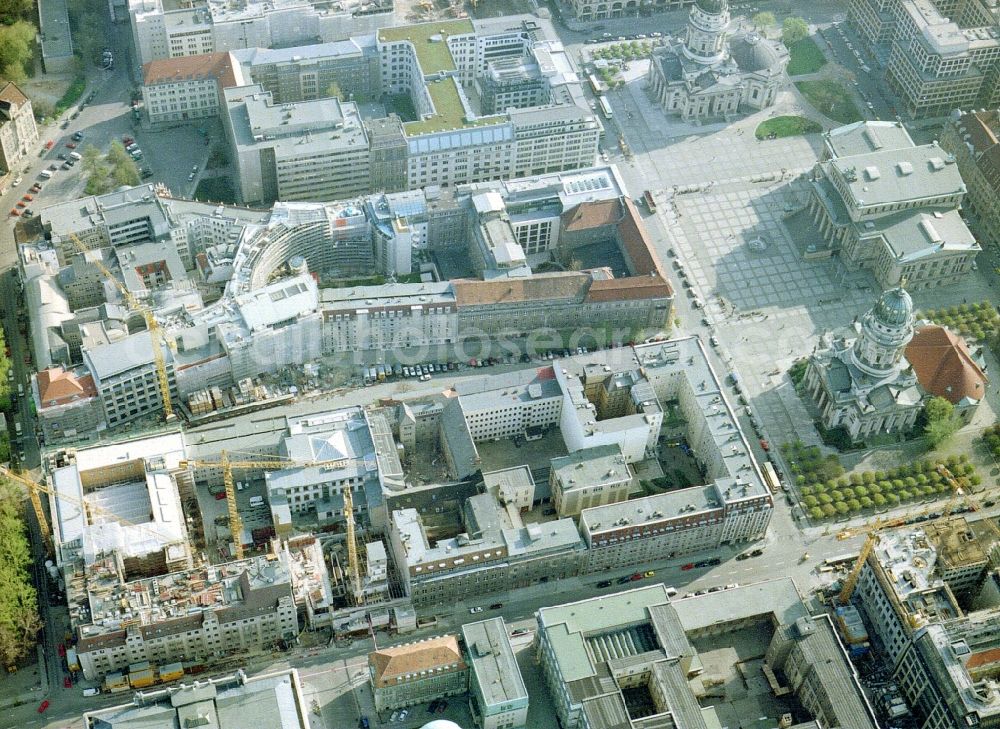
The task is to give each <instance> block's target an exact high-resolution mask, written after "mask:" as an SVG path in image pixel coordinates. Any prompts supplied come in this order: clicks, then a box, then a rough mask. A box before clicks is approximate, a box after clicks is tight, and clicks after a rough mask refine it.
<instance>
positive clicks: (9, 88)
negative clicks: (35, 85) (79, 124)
mask: <svg viewBox="0 0 1000 729" xmlns="http://www.w3.org/2000/svg"><path fill="white" fill-rule="evenodd" d="M37 141H38V128H37V127H36V126H35V114H34V112H33V111H32V110H31V100H30V99H28V97H27V96H25V95H24V93H23V92H22V91H21V89H19V88H18V87H17V86H15V85H14V84H13V83H11V82H7V83H5V84H3V86H2V87H0V172H2V173H7V172H11V171H12V170H15V169H16V168H17V166H18V163H19V162H20V161H21V160H22V159H24V158H25V157H26V156H27V155H28V152H29V151H30V148H31V147H32V145H34V144H35V142H37Z"/></svg>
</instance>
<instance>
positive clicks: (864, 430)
mask: <svg viewBox="0 0 1000 729" xmlns="http://www.w3.org/2000/svg"><path fill="white" fill-rule="evenodd" d="M913 321H914V318H913V301H912V300H911V299H910V295H909V294H908V293H906V291H905V290H904V289H903V288H902V287H899V288H895V289H891V290H889V291H886V292H885V293H883V294H882V295H881V296H880V297H879V300H878V301H877V302H875V306H873V307H872V308H871V309H870V310H869V311H868V313H866V314H865V315H864V316H863V317H862V318H861V321H860V322H859V323H858V324H857V338H856V339H853V340H850V339H848V338H847V337H843V336H841V337H836V338H834V339H833V340H832V341H830V338H829V337H827V342H826V344H825V345H823V346H822V348H821V349H818V350H817V351H816V352H815V353H814V354H813V355H812V357H811V358H810V360H809V366H808V369H807V370H806V376H805V386H806V391H807V392H808V393H809V396H810V397H811V398H812V399H813V402H814V403H815V405H816V407H817V408H819V410H820V413H821V416H820V420H821V422H822V424H823V427H824V428H827V429H831V428H837V427H843V428H844V429H845V430H846V431H847V433H848V435H849V436H850V437H851V439H852V440H854V441H862V440H865V439H866V438H869V437H872V436H874V435H877V434H879V433H900V432H905V431H907V430H909V429H910V428H912V427H913V424H914V423H915V422H916V419H917V415H918V414H919V413H920V410H921V407H922V405H923V402H924V393H923V390H922V389H921V388H920V387H919V385H918V382H917V375H916V373H915V372H914V370H913V367H911V366H910V363H909V362H908V361H907V360H906V357H905V356H904V351H905V349H906V345H907V344H909V342H910V340H911V339H913Z"/></svg>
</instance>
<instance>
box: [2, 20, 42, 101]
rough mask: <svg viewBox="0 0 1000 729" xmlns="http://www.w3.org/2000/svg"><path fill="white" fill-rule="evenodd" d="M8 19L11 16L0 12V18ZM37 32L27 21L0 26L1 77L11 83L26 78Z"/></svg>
mask: <svg viewBox="0 0 1000 729" xmlns="http://www.w3.org/2000/svg"><path fill="white" fill-rule="evenodd" d="M2 1H3V0H0V2H2ZM7 17H10V16H5V15H4V14H3V12H2V11H0V18H7ZM35 32H36V31H35V26H33V25H32V24H31V23H29V22H27V21H26V20H18V21H16V22H14V23H11V24H10V25H0V76H3V77H4V78H7V79H10V80H11V81H20V80H22V79H23V78H24V76H25V73H24V67H25V65H26V64H27V63H28V62H29V61H30V60H31V53H32V44H33V43H34V41H35Z"/></svg>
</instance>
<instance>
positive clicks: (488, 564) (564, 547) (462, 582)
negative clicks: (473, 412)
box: [389, 493, 583, 606]
mask: <svg viewBox="0 0 1000 729" xmlns="http://www.w3.org/2000/svg"><path fill="white" fill-rule="evenodd" d="M461 528H462V532H461V533H460V534H458V536H456V537H452V538H448V539H438V540H437V541H433V542H432V541H431V540H430V539H429V538H428V535H427V531H426V527H425V526H424V521H423V518H422V517H421V516H420V514H419V513H418V511H417V510H416V509H410V508H406V509H397V510H393V512H392V514H391V523H390V525H389V541H390V545H391V548H392V551H393V557H394V560H395V563H396V566H397V569H398V570H399V572H400V576H401V578H402V582H403V586H404V588H405V591H406V594H407V595H408V596H409V597H410V598H411V599H412V600H413V603H414V605H415V606H425V605H435V604H448V603H454V602H455V601H456V600H462V599H465V598H467V597H469V596H470V595H479V594H487V593H491V592H502V591H505V590H511V589H514V588H517V587H526V586H528V585H532V584H536V583H538V582H541V581H546V582H547V581H548V580H550V579H551V580H558V579H562V578H564V577H571V576H573V575H575V574H577V572H578V571H579V567H580V558H581V556H582V552H583V542H582V540H581V539H580V534H579V533H578V532H577V529H576V525H575V524H574V523H573V520H572V519H557V520H555V521H550V522H546V523H544V524H525V523H524V522H523V521H522V519H521V516H520V513H519V510H518V508H517V507H516V506H515V505H506V506H504V505H501V504H500V502H499V501H498V500H497V497H496V496H494V495H493V494H489V493H485V494H477V495H475V496H471V497H469V498H468V499H466V500H465V503H464V504H463V506H462V513H461Z"/></svg>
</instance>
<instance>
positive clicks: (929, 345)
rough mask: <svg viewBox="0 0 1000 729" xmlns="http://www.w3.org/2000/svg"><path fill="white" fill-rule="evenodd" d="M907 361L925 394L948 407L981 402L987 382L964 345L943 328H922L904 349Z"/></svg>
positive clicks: (959, 339)
mask: <svg viewBox="0 0 1000 729" xmlns="http://www.w3.org/2000/svg"><path fill="white" fill-rule="evenodd" d="M906 359H907V360H909V362H910V364H911V365H913V370H914V372H916V374H917V380H918V381H919V382H920V385H921V386H922V387H923V388H924V389H925V390H927V392H929V393H931V394H932V395H936V396H938V397H943V398H945V399H946V400H948V401H949V402H951V403H957V402H959V401H960V400H962V399H963V398H966V397H968V398H971V399H973V400H982V399H983V396H984V395H985V394H986V382H987V378H986V375H985V373H984V372H983V371H982V370H981V369H980V368H979V365H977V364H976V363H975V362H974V361H973V359H972V355H971V354H969V348H968V347H966V346H965V341H964V340H963V339H962V338H961V337H959V336H956V335H955V334H952V333H951V332H950V331H948V330H947V329H945V328H944V327H940V326H937V325H930V326H926V327H923V328H921V329H920V330H918V331H917V333H916V334H915V335H914V337H913V339H912V340H910V343H909V344H908V345H906Z"/></svg>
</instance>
